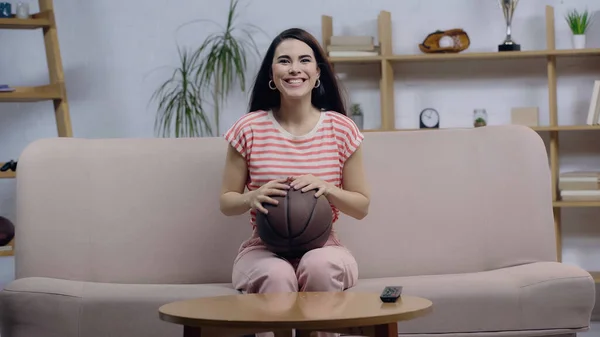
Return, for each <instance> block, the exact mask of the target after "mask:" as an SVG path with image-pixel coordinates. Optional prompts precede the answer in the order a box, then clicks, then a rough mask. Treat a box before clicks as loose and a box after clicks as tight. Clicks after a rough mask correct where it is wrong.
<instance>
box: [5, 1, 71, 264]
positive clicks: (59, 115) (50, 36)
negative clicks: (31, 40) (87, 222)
mask: <svg viewBox="0 0 600 337" xmlns="http://www.w3.org/2000/svg"><path fill="white" fill-rule="evenodd" d="M38 4H39V8H40V11H39V13H35V14H33V15H31V17H30V18H29V19H19V18H16V17H15V16H14V15H13V17H11V18H0V29H10V30H24V29H26V30H32V29H40V30H41V31H42V33H43V36H44V48H45V51H46V62H47V65H48V73H49V83H47V84H43V85H39V86H33V87H15V90H14V91H12V92H0V103H6V102H10V103H14V102H41V101H52V103H53V107H54V115H55V118H56V128H57V132H58V136H59V137H73V131H72V127H71V117H70V114H69V104H68V101H67V92H66V89H65V83H64V71H63V66H62V58H61V54H60V47H59V44H58V33H57V29H56V19H55V17H54V4H53V3H52V0H38ZM2 165H4V163H0V166H2ZM17 172H18V168H17ZM16 176H17V174H16V172H12V171H7V172H0V179H1V178H15V177H16ZM13 242H14V240H13ZM13 242H11V243H10V246H11V247H14V243H13ZM12 255H14V249H10V250H0V256H12Z"/></svg>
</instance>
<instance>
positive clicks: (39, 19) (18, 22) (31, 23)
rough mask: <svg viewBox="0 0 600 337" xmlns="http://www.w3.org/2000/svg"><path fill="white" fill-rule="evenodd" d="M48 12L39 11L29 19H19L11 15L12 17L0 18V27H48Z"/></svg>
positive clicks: (49, 23)
mask: <svg viewBox="0 0 600 337" xmlns="http://www.w3.org/2000/svg"><path fill="white" fill-rule="evenodd" d="M49 17H50V15H49V12H41V13H36V14H33V15H31V18H29V19H19V18H17V17H15V16H14V15H13V17H12V18H0V29H38V28H45V27H50V25H51V21H50V19H49Z"/></svg>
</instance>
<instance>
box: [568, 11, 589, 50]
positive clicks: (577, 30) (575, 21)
mask: <svg viewBox="0 0 600 337" xmlns="http://www.w3.org/2000/svg"><path fill="white" fill-rule="evenodd" d="M565 20H566V21H567V24H568V25H569V28H570V29H571V33H572V34H573V36H572V39H573V40H572V41H573V48H575V49H583V48H585V34H586V33H587V30H588V28H589V27H590V24H591V23H592V15H590V13H589V12H588V10H587V9H586V10H585V11H583V12H582V13H579V11H577V10H576V9H574V10H571V11H569V12H568V13H567V15H566V16H565Z"/></svg>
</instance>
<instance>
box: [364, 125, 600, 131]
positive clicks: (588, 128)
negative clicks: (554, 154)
mask: <svg viewBox="0 0 600 337" xmlns="http://www.w3.org/2000/svg"><path fill="white" fill-rule="evenodd" d="M506 125H512V124H506ZM458 129H473V128H472V127H464V128H461V127H455V128H441V129H438V130H458ZM531 129H532V130H534V131H539V132H545V131H594V130H596V131H600V125H557V126H532V127H531ZM431 130H432V129H394V130H383V129H369V130H361V131H362V132H390V131H431Z"/></svg>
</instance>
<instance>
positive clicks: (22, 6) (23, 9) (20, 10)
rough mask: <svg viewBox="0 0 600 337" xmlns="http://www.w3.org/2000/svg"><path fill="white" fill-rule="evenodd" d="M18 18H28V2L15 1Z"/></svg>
mask: <svg viewBox="0 0 600 337" xmlns="http://www.w3.org/2000/svg"><path fill="white" fill-rule="evenodd" d="M15 16H16V17H17V18H19V19H29V4H28V3H24V2H19V3H17V14H16V15H15Z"/></svg>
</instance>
